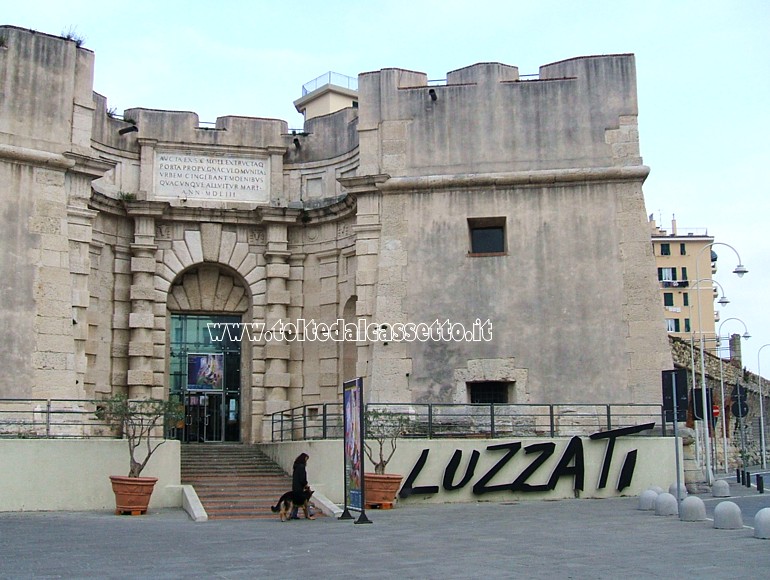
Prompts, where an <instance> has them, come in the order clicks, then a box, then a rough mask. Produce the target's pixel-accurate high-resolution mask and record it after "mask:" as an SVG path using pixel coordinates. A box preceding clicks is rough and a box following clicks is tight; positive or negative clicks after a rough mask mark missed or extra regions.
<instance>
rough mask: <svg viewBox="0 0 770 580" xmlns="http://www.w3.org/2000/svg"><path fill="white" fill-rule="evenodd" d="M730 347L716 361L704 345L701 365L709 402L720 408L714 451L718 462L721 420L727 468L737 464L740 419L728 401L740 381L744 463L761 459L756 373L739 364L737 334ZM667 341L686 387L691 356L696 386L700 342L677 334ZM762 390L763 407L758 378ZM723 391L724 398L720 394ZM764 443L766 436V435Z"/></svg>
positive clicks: (721, 436)
mask: <svg viewBox="0 0 770 580" xmlns="http://www.w3.org/2000/svg"><path fill="white" fill-rule="evenodd" d="M730 340H731V350H732V353H733V355H732V356H731V358H728V359H722V360H721V364H720V357H718V356H716V355H715V354H712V353H710V352H709V351H708V350H706V349H704V358H703V363H704V364H703V366H704V368H705V370H706V385H707V387H708V388H709V389H711V394H712V399H713V404H714V405H718V406H719V408H720V413H721V416H720V418H719V420H718V421H717V426H716V429H715V431H714V436H715V437H716V439H717V440H718V441H717V444H716V446H715V448H716V452H717V461H718V462H719V463H720V464H722V463H723V457H724V450H723V447H724V446H723V445H722V441H723V433H724V431H723V429H722V425H723V420H722V417H724V425H725V427H726V428H727V438H728V451H727V452H728V466H729V467H730V468H733V467H736V466H740V465H741V439H740V437H741V435H740V420H739V419H738V418H737V417H735V416H733V414H732V413H731V411H730V407H731V405H732V402H733V401H732V398H731V394H732V392H733V390H734V389H735V386H736V385H737V384H741V385H743V386H744V387H745V388H746V391H747V392H748V398H747V402H748V406H749V413H748V415H747V416H746V417H745V418H744V437H745V446H746V449H745V451H746V464H747V465H749V466H753V465H757V464H760V463H761V438H760V433H761V430H760V396H759V394H760V390H759V380H760V377H759V376H758V375H756V374H754V373H752V372H749V371H748V370H746V369H745V368H743V367H742V361H741V359H740V349H739V348H735V346H734V345H735V342H736V341H739V340H740V335H737V334H736V335H733V336H732V337H731V339H730ZM669 341H670V344H671V353H672V356H673V359H674V366H675V367H676V368H685V369H687V370H688V377H689V382H688V389H692V377H693V372H692V369H693V360H694V368H695V372H694V375H695V383H696V385H697V388H700V386H701V357H700V343H699V342H698V340H697V339H696V340H695V342H694V343H691V342H690V341H685V340H682V339H680V338H677V337H673V336H671V337H669ZM736 354H737V357H736V356H735V355H736ZM762 387H763V388H762V394H763V399H764V404H765V409H767V400H768V393H767V383H766V380H765V379H762ZM723 393H724V399H723V398H722V394H723ZM764 419H765V425H766V427H765V432H767V416H765V417H764ZM766 444H767V439H766Z"/></svg>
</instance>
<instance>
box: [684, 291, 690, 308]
mask: <svg viewBox="0 0 770 580" xmlns="http://www.w3.org/2000/svg"><path fill="white" fill-rule="evenodd" d="M682 305H683V306H689V305H690V295H689V294H688V293H687V292H685V293H684V294H682Z"/></svg>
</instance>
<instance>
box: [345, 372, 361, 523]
mask: <svg viewBox="0 0 770 580" xmlns="http://www.w3.org/2000/svg"><path fill="white" fill-rule="evenodd" d="M342 392H343V395H342V396H343V402H344V404H343V407H344V409H345V482H346V483H347V486H346V494H345V505H346V506H347V507H350V508H353V509H356V510H360V509H362V508H363V507H364V498H363V493H362V491H361V482H362V481H363V479H364V477H363V476H364V474H363V462H362V451H363V450H362V449H361V379H355V380H353V381H346V382H345V383H343V391H342Z"/></svg>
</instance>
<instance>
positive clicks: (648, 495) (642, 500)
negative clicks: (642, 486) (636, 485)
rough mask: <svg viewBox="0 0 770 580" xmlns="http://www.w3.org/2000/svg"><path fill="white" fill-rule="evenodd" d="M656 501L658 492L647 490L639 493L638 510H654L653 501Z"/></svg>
mask: <svg viewBox="0 0 770 580" xmlns="http://www.w3.org/2000/svg"><path fill="white" fill-rule="evenodd" d="M656 499H658V492H656V491H655V490H654V489H647V490H645V491H643V492H642V493H641V495H640V496H639V507H638V509H640V510H648V511H649V510H654V509H655V500H656Z"/></svg>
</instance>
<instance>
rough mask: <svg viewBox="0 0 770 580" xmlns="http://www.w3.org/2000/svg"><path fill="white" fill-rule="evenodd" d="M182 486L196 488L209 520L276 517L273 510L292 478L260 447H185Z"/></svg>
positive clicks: (202, 445) (183, 447) (212, 445)
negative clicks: (272, 507) (183, 484)
mask: <svg viewBox="0 0 770 580" xmlns="http://www.w3.org/2000/svg"><path fill="white" fill-rule="evenodd" d="M181 464H182V465H181V467H182V483H185V484H190V485H192V486H193V487H194V488H195V491H196V493H197V494H198V498H199V499H200V500H201V503H202V504H203V507H204V508H205V509H206V513H207V514H208V516H209V518H212V519H224V518H230V519H234V518H259V519H263V518H274V517H277V516H276V515H275V514H274V513H273V512H272V511H271V510H270V507H271V506H273V505H275V503H276V502H277V501H278V498H280V497H281V495H283V494H284V493H286V492H287V491H288V490H290V489H291V478H290V477H289V476H288V475H287V474H286V473H285V472H284V471H283V470H282V469H281V467H280V466H278V465H277V464H275V463H274V462H273V461H272V460H270V458H269V457H267V456H266V455H265V454H264V453H262V452H261V451H260V450H259V449H257V448H256V447H252V446H249V445H241V444H217V443H213V444H208V445H207V444H195V443H193V444H186V445H182V462H181Z"/></svg>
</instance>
